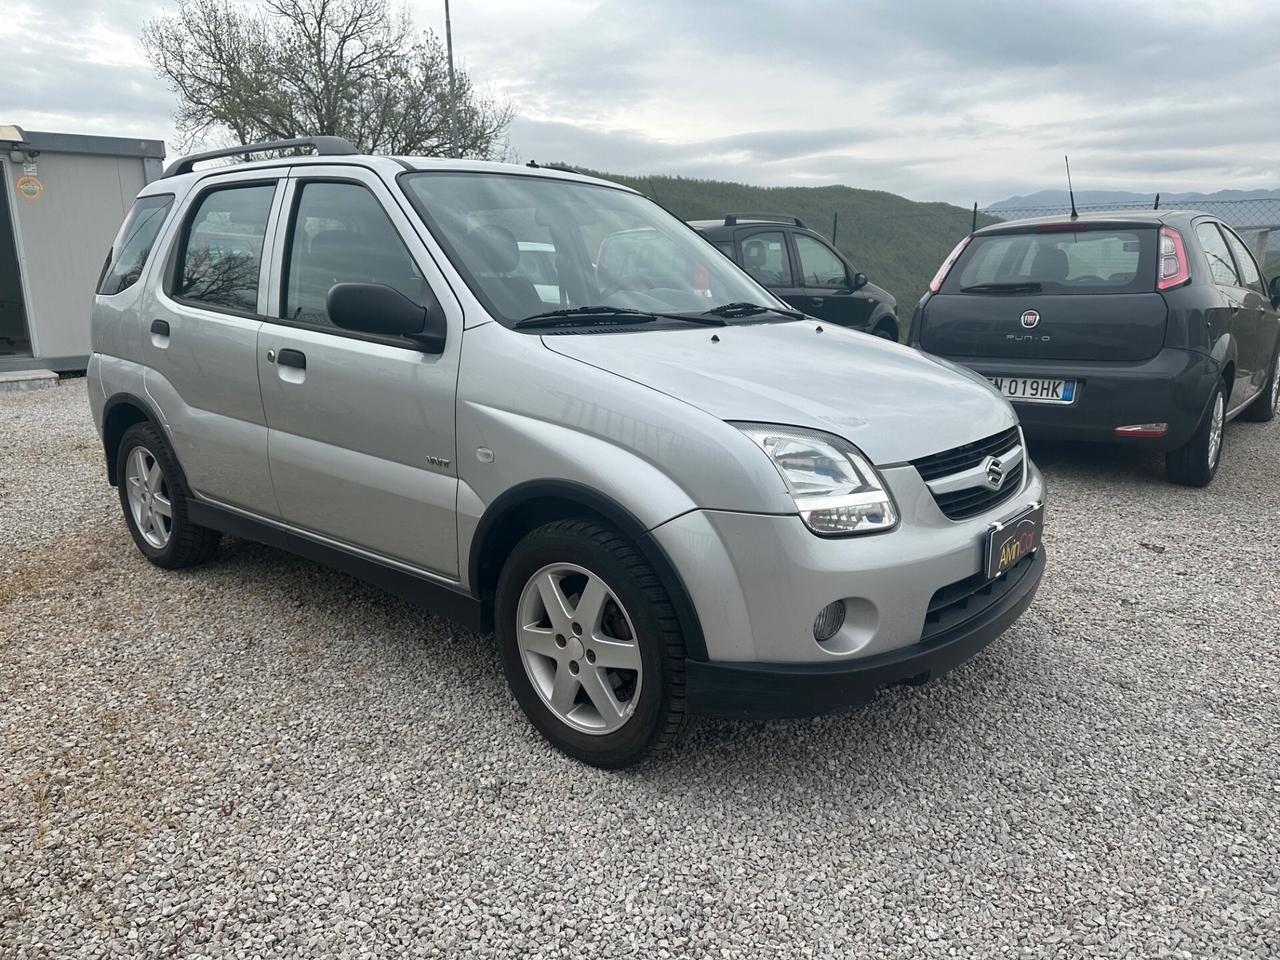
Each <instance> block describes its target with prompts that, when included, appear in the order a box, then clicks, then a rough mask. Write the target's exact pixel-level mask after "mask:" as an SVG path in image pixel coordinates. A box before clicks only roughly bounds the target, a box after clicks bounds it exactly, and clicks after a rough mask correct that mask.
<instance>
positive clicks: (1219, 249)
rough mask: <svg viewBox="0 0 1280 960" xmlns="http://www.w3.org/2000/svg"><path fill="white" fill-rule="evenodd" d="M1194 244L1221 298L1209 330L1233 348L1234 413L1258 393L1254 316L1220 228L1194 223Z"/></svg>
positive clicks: (1232, 394)
mask: <svg viewBox="0 0 1280 960" xmlns="http://www.w3.org/2000/svg"><path fill="white" fill-rule="evenodd" d="M1196 240H1197V241H1198V242H1199V244H1200V249H1201V250H1202V251H1203V252H1204V256H1205V260H1206V261H1207V263H1208V265H1209V276H1210V278H1211V279H1212V280H1213V283H1214V285H1215V286H1216V287H1217V290H1218V293H1219V294H1220V295H1221V297H1222V306H1221V307H1219V308H1217V309H1216V310H1214V311H1213V313H1214V314H1215V316H1211V317H1210V320H1209V326H1210V329H1211V330H1213V331H1214V333H1215V334H1217V333H1218V332H1219V331H1222V332H1225V333H1226V334H1227V335H1229V336H1230V337H1231V339H1232V340H1233V341H1234V342H1235V346H1236V377H1235V384H1234V385H1233V386H1232V388H1231V407H1232V408H1233V409H1234V408H1235V407H1237V406H1239V404H1240V402H1241V401H1243V400H1245V399H1247V398H1248V397H1251V396H1253V394H1254V393H1256V392H1257V389H1258V388H1257V387H1256V386H1254V379H1255V377H1256V376H1257V375H1258V367H1259V362H1258V360H1257V357H1256V356H1255V354H1256V353H1257V346H1256V345H1255V340H1256V339H1257V336H1256V334H1257V329H1258V322H1257V316H1256V314H1255V313H1254V311H1253V310H1251V309H1249V308H1248V307H1247V305H1246V303H1247V301H1248V299H1249V291H1248V289H1247V288H1246V287H1245V286H1244V285H1243V283H1242V281H1241V279H1240V271H1239V268H1238V267H1237V266H1236V260H1235V257H1234V256H1233V255H1232V253H1231V247H1230V245H1229V244H1228V243H1227V237H1226V234H1225V233H1224V232H1223V230H1222V229H1221V226H1220V225H1219V224H1217V223H1215V222H1214V221H1212V220H1200V221H1197V223H1196Z"/></svg>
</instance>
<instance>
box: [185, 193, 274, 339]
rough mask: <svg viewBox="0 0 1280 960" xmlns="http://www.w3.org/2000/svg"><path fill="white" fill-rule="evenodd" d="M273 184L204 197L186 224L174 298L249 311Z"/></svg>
mask: <svg viewBox="0 0 1280 960" xmlns="http://www.w3.org/2000/svg"><path fill="white" fill-rule="evenodd" d="M275 189H276V188H275V184H273V183H272V184H255V185H254V186H246V187H220V188H218V189H216V190H212V191H210V192H209V193H207V194H205V196H204V197H203V199H201V201H200V204H199V206H198V207H197V208H196V212H195V215H194V216H193V217H192V218H191V220H190V222H189V223H188V225H187V232H186V241H185V243H184V244H183V250H182V258H181V261H180V263H181V264H182V269H181V273H180V274H179V276H178V282H177V287H178V289H177V295H178V296H179V297H181V298H182V299H183V300H189V301H195V302H196V303H202V304H208V305H210V306H214V307H227V308H231V309H233V310H245V311H248V312H250V313H254V312H256V311H257V309H258V275H259V272H260V271H261V268H262V241H263V237H265V236H266V233H267V216H268V215H269V214H270V212H271V198H272V196H273V195H274V194H275Z"/></svg>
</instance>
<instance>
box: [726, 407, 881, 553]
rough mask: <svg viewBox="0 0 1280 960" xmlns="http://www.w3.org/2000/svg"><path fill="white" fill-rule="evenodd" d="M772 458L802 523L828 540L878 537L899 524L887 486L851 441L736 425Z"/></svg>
mask: <svg viewBox="0 0 1280 960" xmlns="http://www.w3.org/2000/svg"><path fill="white" fill-rule="evenodd" d="M734 426H735V427H737V428H738V429H739V430H741V431H742V432H743V433H744V434H746V435H747V436H748V437H750V438H751V439H752V440H753V441H754V442H755V444H756V446H758V447H759V448H760V449H761V450H763V451H764V452H765V453H766V454H768V456H769V459H770V460H772V461H773V465H774V466H775V467H777V468H778V473H779V474H781V475H782V480H783V482H784V483H785V484H786V485H787V489H788V490H789V491H790V492H791V496H792V497H793V498H794V499H795V502H796V508H797V509H798V510H799V511H800V518H801V519H802V520H804V522H805V525H806V526H808V528H809V529H810V530H812V531H813V532H814V533H816V534H820V535H822V536H828V537H837V536H850V535H852V534H857V533H876V532H878V531H882V530H890V529H892V528H893V527H894V526H895V525H896V524H897V522H898V512H897V510H896V509H894V505H893V498H892V497H890V496H889V491H888V490H887V489H886V488H885V485H884V481H883V480H881V479H880V475H879V474H878V473H876V470H875V468H874V467H873V466H871V464H869V463H868V462H867V460H866V458H865V457H864V456H863V455H862V454H861V453H859V452H858V450H857V448H855V447H854V446H853V444H851V443H849V442H848V441H847V440H842V439H841V438H840V437H836V436H832V435H831V434H829V433H821V432H819V431H817V430H806V429H804V428H802V427H775V426H770V425H769V424H766V423H735V424H734Z"/></svg>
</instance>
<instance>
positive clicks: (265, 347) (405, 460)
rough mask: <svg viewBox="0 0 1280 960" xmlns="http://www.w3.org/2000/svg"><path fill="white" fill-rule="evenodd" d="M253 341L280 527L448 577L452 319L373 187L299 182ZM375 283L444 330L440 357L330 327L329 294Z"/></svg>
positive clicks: (428, 265) (355, 180)
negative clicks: (433, 315) (442, 316)
mask: <svg viewBox="0 0 1280 960" xmlns="http://www.w3.org/2000/svg"><path fill="white" fill-rule="evenodd" d="M285 209H286V211H287V213H286V215H285V216H284V217H282V218H281V228H280V234H279V239H280V242H279V243H278V245H277V248H278V249H279V250H280V256H279V258H278V260H277V264H276V265H277V272H276V275H275V276H274V277H273V279H272V282H271V288H272V294H273V298H272V307H271V309H270V311H269V318H268V320H267V322H265V323H264V324H263V325H262V330H261V333H260V334H259V337H258V375H259V379H260V381H261V384H262V400H263V406H264V408H265V410H266V415H267V426H268V428H269V430H268V451H269V459H270V463H271V477H272V480H273V481H274V484H275V490H276V496H277V499H278V500H279V503H280V513H281V516H282V517H283V518H284V520H285V521H287V522H288V523H290V524H293V525H295V526H297V527H300V528H302V529H303V530H306V531H309V532H311V533H314V534H318V535H321V536H323V537H325V538H328V539H331V540H334V541H337V542H339V543H341V544H345V545H348V546H352V547H357V548H360V549H362V550H365V551H369V552H371V553H373V554H376V555H378V556H379V557H382V558H387V559H391V560H394V561H398V562H400V563H404V564H407V565H409V566H412V567H415V568H418V569H422V570H427V571H430V572H433V573H436V574H440V575H443V576H445V577H448V578H453V579H456V578H457V576H458V542H457V526H456V521H455V512H456V501H457V492H458V481H457V472H456V456H457V455H456V451H455V449H454V447H455V443H454V397H455V386H456V381H457V373H458V357H459V355H460V348H461V343H460V341H461V334H462V315H461V309H460V307H459V306H458V304H457V301H456V300H454V299H453V298H452V296H451V295H450V292H449V289H448V287H447V286H446V285H445V283H444V280H443V277H442V276H441V275H440V274H439V272H438V271H437V270H436V269H435V265H434V263H433V262H432V260H431V258H430V256H429V255H428V253H427V251H426V249H425V247H424V246H423V245H422V243H421V241H420V239H419V238H418V236H417V234H416V233H415V231H414V228H413V225H412V223H411V222H410V221H409V220H408V218H407V217H406V215H405V213H404V211H403V210H402V209H401V208H400V207H399V205H398V204H397V202H396V200H395V198H394V197H393V195H392V194H391V192H390V190H388V189H387V187H386V185H385V184H383V182H382V181H381V180H380V179H379V178H378V177H377V176H376V175H374V174H373V173H371V172H369V171H367V170H363V169H360V168H347V167H338V166H324V167H308V168H300V171H299V173H298V174H297V175H296V176H295V177H294V178H293V179H292V180H291V181H290V187H289V189H288V192H287V193H286V197H285ZM344 282H351V283H382V284H386V285H387V286H390V287H393V288H395V289H396V290H399V291H400V292H401V293H403V294H404V295H405V296H407V297H409V298H410V299H414V300H416V301H418V302H420V303H425V302H426V299H425V294H426V291H427V290H431V291H434V293H435V295H436V296H437V298H438V299H439V300H440V302H441V304H442V306H443V307H444V310H445V313H446V314H447V315H448V318H449V335H448V339H447V342H446V345H445V350H444V352H443V353H442V354H438V355H437V354H428V353H424V352H423V351H422V350H421V349H419V348H418V347H417V346H416V345H415V344H413V343H411V342H410V341H407V340H403V339H401V338H397V337H378V336H371V335H365V334H357V333H352V332H350V331H345V330H342V329H340V328H338V327H335V326H334V325H333V324H332V323H331V322H330V321H329V316H328V311H327V309H326V298H327V296H328V293H329V290H330V288H331V287H333V286H334V285H335V284H338V283H344Z"/></svg>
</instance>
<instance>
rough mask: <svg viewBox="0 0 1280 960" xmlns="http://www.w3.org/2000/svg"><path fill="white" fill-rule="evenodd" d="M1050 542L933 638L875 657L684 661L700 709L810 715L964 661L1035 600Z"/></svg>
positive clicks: (693, 701)
mask: <svg viewBox="0 0 1280 960" xmlns="http://www.w3.org/2000/svg"><path fill="white" fill-rule="evenodd" d="M1044 568H1045V548H1044V547H1043V546H1041V547H1040V549H1039V550H1037V551H1036V552H1035V553H1034V554H1032V555H1031V556H1030V557H1027V558H1026V559H1025V560H1024V561H1022V562H1021V563H1019V564H1018V565H1017V567H1015V568H1014V569H1012V570H1010V571H1009V572H1008V573H1007V574H1006V575H1005V577H1004V578H1003V581H1002V583H1001V587H1002V589H1001V592H1000V595H999V597H998V598H996V599H995V600H993V601H992V602H990V603H988V604H986V605H985V606H982V607H981V609H980V610H978V611H976V612H975V613H973V614H972V615H970V616H963V615H959V616H958V618H957V619H956V620H955V621H954V622H952V623H950V624H948V625H947V626H945V627H944V628H943V629H940V630H936V631H932V632H930V633H929V635H928V638H927V639H925V640H922V641H921V642H919V643H915V644H912V645H911V646H908V647H901V648H899V649H896V650H890V651H888V652H886V653H882V654H879V655H877V656H873V657H865V658H862V659H858V660H851V661H845V662H839V663H751V662H746V663H742V662H739V663H725V662H699V661H692V660H691V661H689V662H688V663H686V665H685V667H686V671H687V672H686V692H687V695H688V702H689V706H690V708H691V709H692V710H693V711H694V712H695V713H702V714H711V715H714V716H725V717H756V718H773V717H808V716H815V715H817V714H820V713H829V712H831V711H834V710H840V709H842V708H847V707H851V706H855V705H857V704H859V703H864V702H866V701H867V700H869V699H871V697H872V696H874V694H875V692H876V691H877V690H879V689H881V688H882V687H887V686H891V685H893V684H903V683H905V684H917V683H923V682H925V681H926V680H930V679H932V678H934V677H937V676H939V675H941V674H943V673H946V672H947V671H949V670H952V669H954V668H955V667H957V666H959V665H960V664H962V663H964V662H965V661H966V660H968V659H969V658H970V657H972V656H974V654H976V653H978V651H980V650H981V649H982V648H983V647H985V646H986V645H987V644H989V643H991V641H993V640H994V639H996V637H998V636H1000V634H1002V633H1004V631H1005V630H1006V629H1008V627H1009V626H1010V624H1012V623H1013V621H1015V620H1016V619H1018V617H1019V616H1021V615H1022V612H1023V611H1024V610H1026V609H1027V607H1029V606H1030V605H1031V601H1032V599H1034V597H1035V595H1036V589H1037V588H1038V587H1039V586H1040V578H1041V576H1042V575H1043V574H1044Z"/></svg>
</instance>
